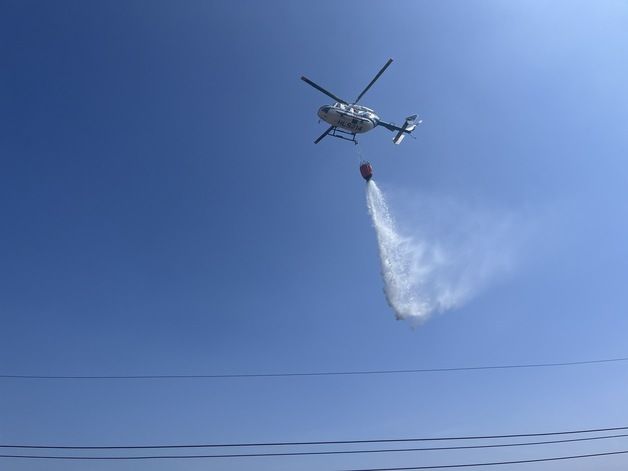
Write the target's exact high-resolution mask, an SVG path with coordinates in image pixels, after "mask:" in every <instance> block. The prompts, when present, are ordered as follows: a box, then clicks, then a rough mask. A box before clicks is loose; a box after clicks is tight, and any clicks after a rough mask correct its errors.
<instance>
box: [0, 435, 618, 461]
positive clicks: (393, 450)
mask: <svg viewBox="0 0 628 471" xmlns="http://www.w3.org/2000/svg"><path fill="white" fill-rule="evenodd" d="M620 437H628V434H618V435H605V436H601V437H586V438H571V439H566V440H545V441H536V442H524V443H494V444H490V445H464V446H445V447H424V448H388V449H374V450H331V451H296V452H280V453H232V454H215V455H207V454H204V455H144V456H60V455H57V456H54V455H53V456H44V455H0V458H33V459H34V458H39V459H45V458H49V459H67V460H127V459H128V460H157V459H194V458H197V459H198V458H260V457H279V456H312V455H346V454H366V453H399V452H418V451H444V450H450V451H451V450H470V449H479V448H504V447H519V446H532V445H550V444H557V443H573V442H584V441H592V440H606V439H610V438H620ZM13 448H24V447H13ZM173 448H174V447H173Z"/></svg>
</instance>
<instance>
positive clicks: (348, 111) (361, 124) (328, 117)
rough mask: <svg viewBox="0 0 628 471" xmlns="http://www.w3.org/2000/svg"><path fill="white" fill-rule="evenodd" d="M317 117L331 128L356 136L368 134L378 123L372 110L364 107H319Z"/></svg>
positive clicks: (377, 117)
mask: <svg viewBox="0 0 628 471" xmlns="http://www.w3.org/2000/svg"><path fill="white" fill-rule="evenodd" d="M318 117H319V118H321V119H322V120H323V121H325V122H327V123H329V124H331V125H332V126H336V127H339V128H341V129H345V130H347V131H349V132H350V133H357V134H362V133H365V132H368V131H370V130H371V129H373V128H374V127H375V126H377V124H378V123H379V116H377V115H376V114H375V113H374V112H373V110H371V109H369V108H367V107H365V106H360V105H345V104H344V103H335V104H333V105H324V106H321V107H320V108H319V110H318Z"/></svg>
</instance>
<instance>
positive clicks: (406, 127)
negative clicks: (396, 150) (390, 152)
mask: <svg viewBox="0 0 628 471" xmlns="http://www.w3.org/2000/svg"><path fill="white" fill-rule="evenodd" d="M416 117H417V115H412V116H408V117H407V118H406V122H405V123H404V124H403V127H402V128H401V129H399V132H398V133H397V134H396V135H395V137H393V142H394V143H395V144H401V141H403V138H404V137H406V134H410V133H411V132H412V131H414V129H415V128H416V126H417V124H416V123H415V122H414V120H415V119H416ZM419 122H420V121H419Z"/></svg>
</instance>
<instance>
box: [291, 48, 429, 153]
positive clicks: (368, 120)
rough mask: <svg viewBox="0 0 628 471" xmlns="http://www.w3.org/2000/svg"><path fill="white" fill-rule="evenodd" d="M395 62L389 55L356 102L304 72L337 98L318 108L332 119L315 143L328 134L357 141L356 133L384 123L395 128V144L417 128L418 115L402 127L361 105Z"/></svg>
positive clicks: (389, 128)
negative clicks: (341, 96)
mask: <svg viewBox="0 0 628 471" xmlns="http://www.w3.org/2000/svg"><path fill="white" fill-rule="evenodd" d="M392 62H393V60H392V59H388V62H386V64H385V65H384V67H382V68H381V69H380V71H379V72H378V73H377V75H375V77H374V78H373V80H371V82H370V83H369V84H368V85H367V86H366V88H365V89H364V90H362V93H360V94H359V95H358V97H357V98H356V99H355V101H354V102H353V103H349V102H348V101H346V100H343V99H342V98H339V97H337V96H336V95H334V94H333V93H331V92H330V91H328V90H326V89H324V88H323V87H321V86H320V85H318V84H316V83H314V82H313V81H312V80H310V79H309V78H307V77H305V76H301V80H303V81H304V82H305V83H307V84H308V85H311V86H312V87H314V88H316V89H317V90H318V91H319V92H322V93H324V94H325V95H327V96H328V97H330V98H332V99H333V100H335V103H334V104H333V105H323V106H321V107H320V108H319V109H318V117H319V118H321V119H322V120H323V121H325V122H327V123H329V124H330V126H329V128H327V130H326V131H325V132H324V133H323V134H321V135H320V136H319V137H318V138H317V139H316V140H315V141H314V144H318V143H319V142H320V141H322V140H323V138H325V137H326V136H327V135H329V136H332V137H337V138H339V139H344V140H346V141H351V142H353V143H354V144H357V143H358V141H357V139H356V134H362V133H365V132H368V131H370V130H372V129H374V128H375V127H377V126H383V127H384V128H386V129H388V130H389V131H393V132H395V131H396V132H397V134H396V135H395V137H393V142H394V143H395V144H400V143H401V141H402V140H403V138H404V137H405V136H406V135H409V134H410V133H411V132H412V131H414V129H415V128H416V127H417V125H418V124H421V122H422V121H421V120H420V121H418V122H417V121H416V118H417V115H413V116H408V117H407V118H406V120H405V123H404V124H403V126H401V127H399V126H397V125H395V124H393V123H387V122H386V121H382V120H381V119H380V118H379V116H377V114H375V112H374V111H373V110H372V109H370V108H367V107H366V106H362V105H358V102H359V101H360V99H361V98H362V97H363V96H364V94H365V93H366V92H367V91H368V90H369V89H370V88H371V87H372V86H373V84H374V83H375V82H376V81H377V79H379V78H380V76H381V75H382V74H383V73H384V71H385V70H386V69H387V68H388V66H389V65H390V64H392Z"/></svg>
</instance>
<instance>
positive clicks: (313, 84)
mask: <svg viewBox="0 0 628 471" xmlns="http://www.w3.org/2000/svg"><path fill="white" fill-rule="evenodd" d="M301 80H303V81H304V82H305V83H307V84H310V85H312V86H313V87H314V88H315V89H316V90H318V91H319V92H323V93H324V94H325V95H327V96H328V97H329V98H333V99H334V100H336V101H337V102H339V103H344V104H345V105H348V103H347V102H346V101H344V100H343V99H342V98H338V97H337V96H336V95H334V94H333V93H331V92H329V91H327V90H325V89H324V88H323V87H321V86H320V85H317V84H315V83H314V82H312V81H311V80H310V79H309V78H307V77H303V76H301Z"/></svg>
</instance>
